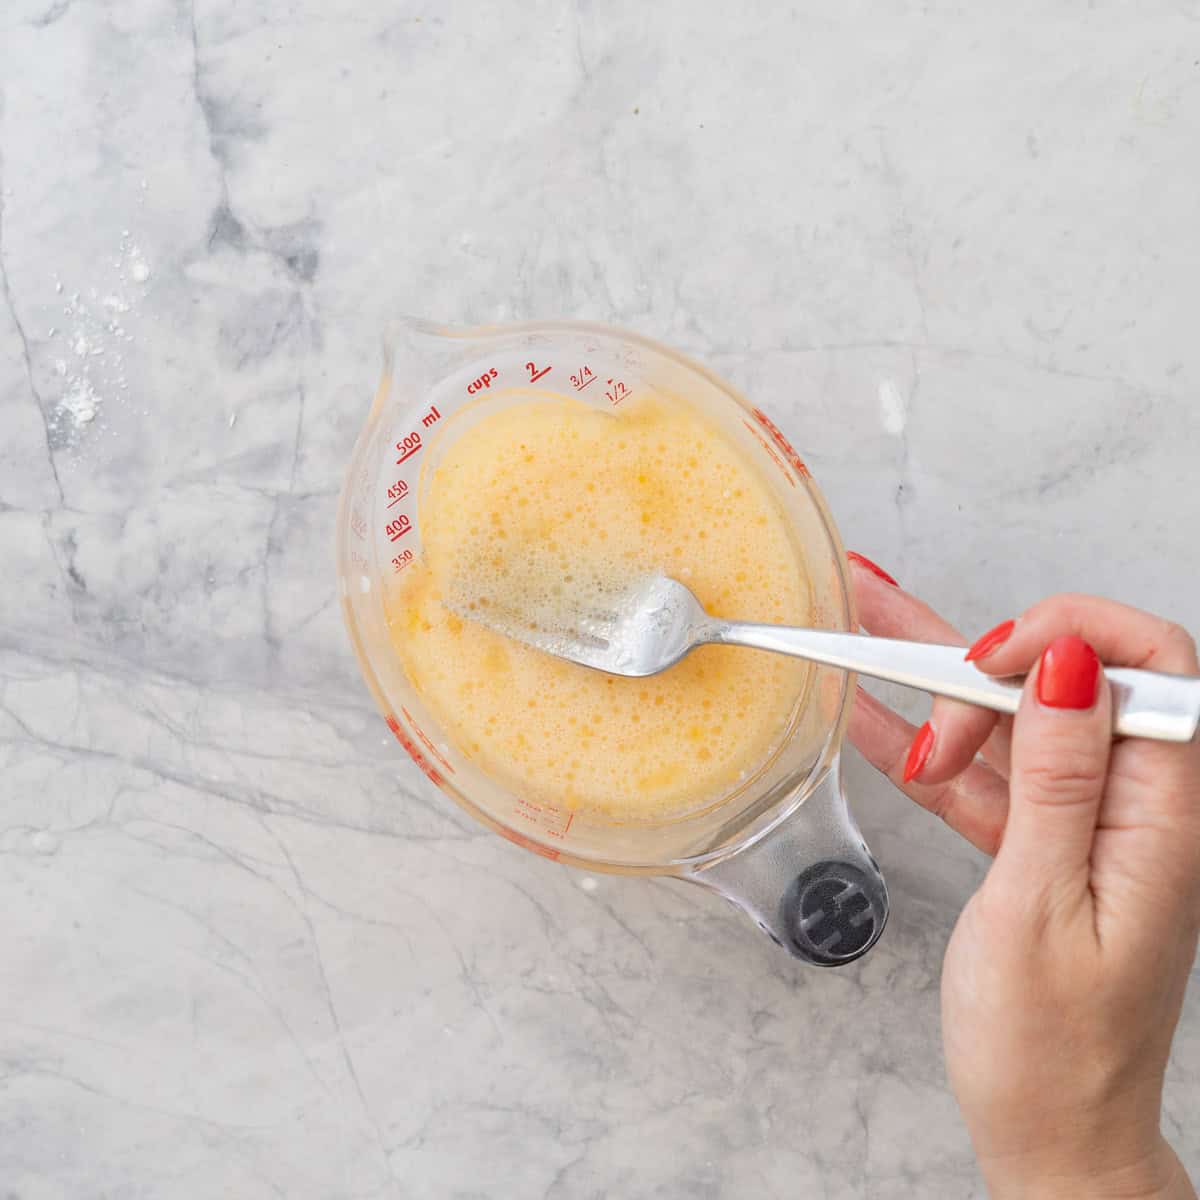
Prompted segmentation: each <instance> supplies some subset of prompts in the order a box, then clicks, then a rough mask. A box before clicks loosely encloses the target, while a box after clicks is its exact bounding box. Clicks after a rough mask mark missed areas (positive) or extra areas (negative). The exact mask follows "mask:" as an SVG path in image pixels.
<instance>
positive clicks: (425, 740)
mask: <svg viewBox="0 0 1200 1200" xmlns="http://www.w3.org/2000/svg"><path fill="white" fill-rule="evenodd" d="M400 711H401V712H402V713H403V714H404V719H405V720H406V721H407V722H408V723H409V725H410V726H411V727H412V731H413V733H415V734H416V735H417V737H418V738H420V739H421V743H422V745H424V747H425V749H426V750H428V751H429V753H430V754H432V755H433V757H434V758H436V759H437V760H438V762H440V763H441V764H442V766H443V767H445V768H446V770H447V771H449V772H450V774H451V775H453V774H454V768H453V767H452V766H451V765H450V764H449V762H447V760H446V756H445V755H444V754H443V753H442V752H441V751H440V750H439V749H438V748H437V747H436V746H435V745H434V744H433V743H432V742H431V741H430V740H429V738H428V737H426V736H425V730H423V729H422V728H421V727H420V725H418V724H417V723H416V721H415V720H413V715H412V713H410V712H409V711H408V709H407V708H404V707H403V706H402V707H401V709H400Z"/></svg>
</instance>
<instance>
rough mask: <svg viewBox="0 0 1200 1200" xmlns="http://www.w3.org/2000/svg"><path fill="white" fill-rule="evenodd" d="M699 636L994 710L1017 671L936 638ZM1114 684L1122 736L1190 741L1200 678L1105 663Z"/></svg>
mask: <svg viewBox="0 0 1200 1200" xmlns="http://www.w3.org/2000/svg"><path fill="white" fill-rule="evenodd" d="M703 636H704V640H705V641H709V642H716V643H726V644H729V645H737V646H752V647H754V648H755V649H758V650H772V651H774V652H775V653H776V654H789V655H791V656H792V657H793V658H806V659H808V660H809V661H810V662H817V663H824V664H825V665H826V666H830V667H841V668H842V669H843V670H846V671H857V672H858V673H859V674H860V675H870V676H872V677H873V678H875V679H886V680H888V681H889V682H891V683H900V684H903V685H904V686H905V687H912V688H920V689H921V690H922V691H925V692H932V693H933V694H934V695H935V696H949V697H950V698H951V699H952V700H962V701H965V702H966V703H967V704H976V705H978V706H979V707H980V708H990V709H994V710H995V711H996V712H1002V713H1014V712H1016V711H1017V705H1018V704H1019V703H1020V700H1021V685H1022V683H1023V678H1022V677H1020V676H1010V677H1008V678H1004V679H996V678H993V677H992V676H990V675H985V674H984V673H983V672H982V671H980V670H979V669H978V668H977V667H976V666H974V665H973V664H972V663H969V662H966V661H964V659H963V648H962V647H961V646H936V645H930V644H929V643H927V642H905V641H900V640H899V639H895V638H877V637H868V636H865V635H863V634H858V633H830V632H828V631H826V630H823V629H792V628H789V627H788V626H785V625H754V624H750V623H747V622H742V621H714V622H713V623H712V626H711V627H709V628H707V629H705V630H704V635H703ZM1104 674H1105V675H1106V676H1107V678H1108V681H1109V683H1110V684H1111V685H1112V690H1113V730H1114V732H1116V733H1118V734H1122V735H1124V736H1125V737H1141V738H1152V739H1154V740H1155V741H1162V742H1190V741H1191V740H1192V738H1193V737H1194V736H1195V734H1196V727H1197V724H1200V679H1197V678H1193V677H1192V676H1190V675H1165V674H1163V673H1161V672H1159V671H1139V670H1135V669H1134V668H1132V667H1105V668H1104Z"/></svg>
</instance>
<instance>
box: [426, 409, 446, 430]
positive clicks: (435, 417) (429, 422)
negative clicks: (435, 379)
mask: <svg viewBox="0 0 1200 1200" xmlns="http://www.w3.org/2000/svg"><path fill="white" fill-rule="evenodd" d="M441 419H442V414H441V413H440V412H438V410H437V405H436V404H431V405H430V406H429V411H428V412H427V413H426V414H425V415H424V416H423V417H422V418H421V424H422V425H424V426H425V428H426V429H429V428H431V427H432V426H434V425H436V424H437V423H438V422H439V421H440V420H441Z"/></svg>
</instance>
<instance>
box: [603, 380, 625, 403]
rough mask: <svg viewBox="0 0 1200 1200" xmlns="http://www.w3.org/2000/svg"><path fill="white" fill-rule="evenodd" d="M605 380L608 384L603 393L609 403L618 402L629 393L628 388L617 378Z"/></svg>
mask: <svg viewBox="0 0 1200 1200" xmlns="http://www.w3.org/2000/svg"><path fill="white" fill-rule="evenodd" d="M606 382H607V383H608V384H609V389H608V391H607V392H605V393H604V395H605V396H606V397H607V398H608V402H609V404H620V403H621V401H622V400H624V399H625V397H626V396H628V395H629V389H628V388H627V387H626V386H625V385H624V384H623V383H622V382H621V381H620V380H619V379H616V380H613V379H609V380H607V381H606Z"/></svg>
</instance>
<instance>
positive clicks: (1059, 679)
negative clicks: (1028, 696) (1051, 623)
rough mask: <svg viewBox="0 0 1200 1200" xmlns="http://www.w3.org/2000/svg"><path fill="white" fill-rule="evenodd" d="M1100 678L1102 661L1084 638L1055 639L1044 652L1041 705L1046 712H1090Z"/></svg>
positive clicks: (1040, 670) (1039, 685) (1039, 680)
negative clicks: (1083, 710) (1055, 710)
mask: <svg viewBox="0 0 1200 1200" xmlns="http://www.w3.org/2000/svg"><path fill="white" fill-rule="evenodd" d="M1099 678H1100V660H1099V659H1098V658H1097V657H1096V652H1095V650H1093V649H1092V648H1091V646H1089V645H1088V644H1087V642H1085V641H1084V640H1083V638H1079V637H1075V635H1074V634H1067V635H1065V636H1063V637H1059V638H1055V639H1054V641H1052V642H1051V643H1050V645H1048V646H1047V647H1046V649H1045V650H1043V651H1042V661H1041V665H1040V666H1039V667H1038V677H1037V698H1038V701H1039V703H1041V704H1044V705H1046V707H1047V708H1091V707H1092V705H1093V704H1095V702H1096V681H1097V680H1098V679H1099Z"/></svg>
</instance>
